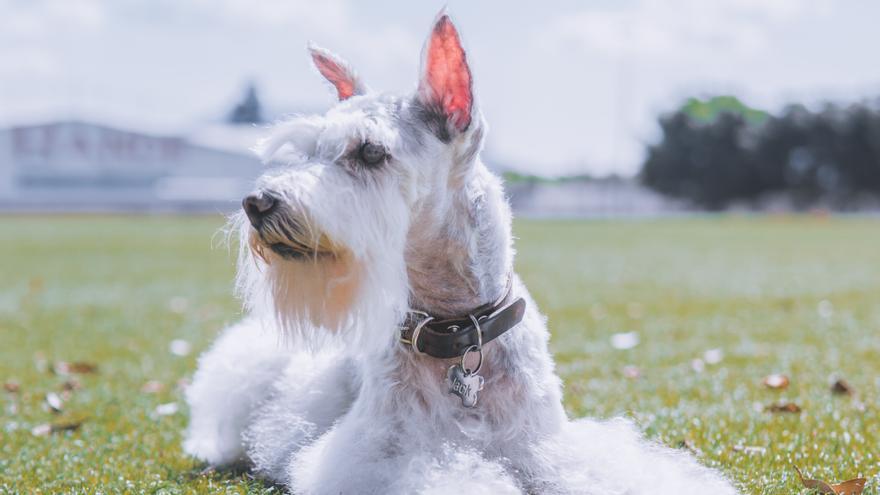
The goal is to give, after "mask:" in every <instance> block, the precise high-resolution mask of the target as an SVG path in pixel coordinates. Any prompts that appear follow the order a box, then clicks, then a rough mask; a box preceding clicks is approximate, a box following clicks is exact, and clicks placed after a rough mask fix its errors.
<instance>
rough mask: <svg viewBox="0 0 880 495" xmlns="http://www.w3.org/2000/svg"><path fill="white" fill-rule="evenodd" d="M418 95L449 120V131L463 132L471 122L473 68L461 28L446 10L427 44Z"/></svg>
mask: <svg viewBox="0 0 880 495" xmlns="http://www.w3.org/2000/svg"><path fill="white" fill-rule="evenodd" d="M418 99H419V101H420V102H421V103H422V104H423V105H425V107H426V109H427V110H429V111H431V112H435V113H437V114H438V115H439V116H440V117H442V118H443V119H444V120H445V121H446V124H447V127H448V130H449V131H457V132H464V131H466V130H467V128H468V126H469V125H470V124H471V120H472V113H473V106H474V97H473V83H472V80H471V70H470V68H469V67H468V64H467V57H466V56H465V53H464V48H462V46H461V39H459V36H458V31H457V30H456V29H455V26H454V25H453V24H452V21H451V20H450V19H449V15H448V14H446V13H445V12H441V13H440V15H439V16H438V18H437V21H436V22H435V23H434V28H433V29H432V30H431V35H430V36H429V37H428V41H427V42H426V44H425V48H424V52H423V54H422V75H421V79H420V81H419V89H418Z"/></svg>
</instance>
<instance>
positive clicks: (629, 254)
mask: <svg viewBox="0 0 880 495" xmlns="http://www.w3.org/2000/svg"><path fill="white" fill-rule="evenodd" d="M221 223H222V220H221V219H219V218H214V217H202V218H174V219H172V218H151V217H71V218H51V219H50V218H40V217H12V218H0V259H2V260H3V262H2V263H0V280H2V285H0V381H2V382H5V383H6V385H8V386H9V387H10V388H14V385H15V384H17V385H18V386H19V390H18V391H17V392H8V391H0V406H2V411H0V414H2V416H0V493H62V492H63V493H97V492H101V493H203V492H210V493H245V492H249V493H268V492H271V491H273V490H274V491H275V492H277V490H278V489H277V488H273V487H271V486H267V485H263V484H261V483H260V482H259V481H255V480H252V479H250V478H249V477H248V476H247V475H246V474H243V473H214V472H203V467H202V466H201V465H199V464H198V463H196V462H194V461H192V460H191V459H189V458H187V457H185V456H184V455H183V454H182V452H181V449H180V438H181V432H182V430H183V428H184V426H185V424H186V418H187V411H186V407H185V405H184V404H183V402H182V394H181V392H180V386H179V383H180V382H181V380H182V379H186V377H188V376H190V375H191V374H192V372H193V370H194V367H195V360H196V357H197V355H198V353H199V352H200V351H202V350H203V349H204V348H205V347H206V346H207V345H208V344H209V343H210V342H211V340H212V338H213V337H214V335H215V334H216V332H217V331H218V329H220V328H221V327H223V325H225V324H226V323H229V322H232V321H234V320H235V319H236V318H238V317H239V315H240V313H239V308H238V305H237V303H236V301H234V300H233V299H232V297H231V296H230V285H231V277H232V268H233V267H232V264H233V262H232V257H231V256H230V255H229V254H228V253H227V252H226V250H225V249H223V248H217V249H213V250H212V249H211V246H212V235H213V234H214V233H215V231H216V230H217V228H218V227H219V226H220V225H221ZM515 231H516V234H517V236H518V238H519V240H518V244H517V247H518V251H519V253H518V257H517V267H518V270H519V272H520V274H521V275H522V276H523V278H524V279H525V281H526V282H527V284H528V285H529V287H530V289H531V291H532V294H533V295H534V296H535V298H536V299H537V301H538V303H539V304H540V305H541V308H542V310H543V311H544V312H545V313H546V314H547V315H548V316H549V321H550V327H551V329H552V332H553V338H552V348H553V350H554V352H555V353H556V357H557V361H558V363H559V372H560V374H561V375H562V377H563V379H564V381H565V388H566V406H567V408H568V410H569V412H570V413H571V414H572V415H591V416H598V417H608V416H612V415H619V414H625V415H629V416H631V417H632V418H634V419H635V420H636V421H638V423H639V424H640V425H641V426H642V428H643V429H644V430H645V432H646V433H647V434H648V435H650V436H651V437H654V438H657V439H658V440H660V441H662V442H665V443H667V444H669V445H672V446H679V445H684V446H683V447H682V448H689V449H691V450H694V451H695V452H696V453H697V455H699V456H700V457H701V459H702V460H703V462H705V463H706V464H709V465H713V466H718V467H720V468H721V469H723V470H724V471H725V472H726V473H728V475H729V476H730V477H731V478H733V479H734V480H736V482H737V483H738V484H740V485H741V486H742V487H743V489H744V491H745V493H752V494H791V493H801V492H804V490H802V489H801V488H800V483H799V481H798V480H797V478H796V476H795V473H794V471H793V469H792V465H797V466H800V467H801V468H802V469H803V470H804V471H805V472H806V473H808V474H810V475H813V476H814V477H819V478H822V479H826V480H828V481H841V480H844V479H848V478H854V477H856V476H858V475H862V476H866V477H868V478H869V482H868V487H867V489H866V490H865V493H868V494H878V493H880V490H878V485H880V476H878V473H880V418H878V413H877V411H878V404H880V402H878V400H880V359H878V356H880V222H878V221H876V220H868V219H827V218H784V217H780V218H760V219H747V218H715V219H709V218H707V219H687V220H658V221H627V222H602V221H589V222H573V221H572V222H563V221H555V222H537V221H521V222H519V223H517V225H516V226H515ZM624 332H634V333H635V335H636V336H637V337H638V344H637V345H636V346H635V347H632V348H630V349H616V348H615V347H614V346H612V344H611V337H612V335H613V334H616V333H624ZM175 339H181V340H184V341H186V342H188V343H191V345H192V352H191V353H189V354H188V355H185V356H178V355H176V354H175V353H172V352H171V351H170V348H169V346H170V343H171V342H172V341H173V340H175ZM629 340H630V341H631V342H629V344H632V343H633V342H632V338H630V339H629ZM178 347H185V346H182V345H181V344H180V343H178ZM177 350H178V353H180V352H179V351H182V350H185V349H177ZM707 351H708V352H707ZM695 360H696V361H695ZM61 361H66V362H80V361H81V362H85V363H90V364H95V365H97V366H98V369H97V372H96V373H86V374H74V375H72V377H73V379H75V380H77V381H78V382H79V388H78V389H76V390H73V391H72V392H64V391H63V387H64V384H65V382H68V383H67V385H68V388H70V386H71V385H74V386H76V384H71V383H69V381H70V380H71V376H65V375H64V374H63V373H62V374H59V373H52V372H51V370H52V369H53V368H56V367H58V366H57V364H58V363H59V362H61ZM62 371H63V370H62ZM771 373H784V374H786V375H788V376H789V377H790V378H791V385H790V386H789V387H788V388H787V389H784V390H770V389H768V388H766V387H763V386H762V385H761V380H762V378H763V377H764V376H765V375H768V374H771ZM635 375H638V376H637V377H635ZM834 377H843V378H845V379H846V380H847V381H848V382H849V384H850V385H851V386H852V389H853V390H854V391H855V394H854V395H851V396H850V395H833V394H832V393H831V389H830V386H829V385H830V383H831V381H832V380H833V379H834ZM149 381H156V382H158V384H156V383H153V384H151V385H150V387H152V389H153V391H145V390H144V389H143V386H144V385H145V384H146V383H147V382H149ZM159 385H161V387H160V386H159ZM157 388H161V390H159V391H158V392H156V391H155V389H157ZM50 392H53V393H55V394H57V395H58V396H59V397H60V398H61V399H65V398H66V400H63V404H61V409H62V411H61V412H59V413H54V412H52V411H50V410H49V408H48V407H47V406H46V404H45V402H46V401H45V397H46V394H47V393H50ZM68 395H69V397H68ZM784 401H788V402H791V403H795V404H797V405H798V406H800V408H801V409H802V411H801V412H800V413H773V412H766V411H765V410H764V409H765V406H767V405H769V404H771V403H775V402H784ZM169 403H177V404H179V405H180V410H179V411H178V412H176V413H174V412H173V406H167V404H169ZM161 404H166V406H165V407H163V408H161V410H163V412H165V413H171V414H165V415H160V414H157V407H158V406H159V405H161ZM56 405H58V404H56ZM80 421H82V423H81V426H80V427H79V428H78V429H75V430H73V431H61V432H57V433H49V434H41V433H45V431H42V432H41V431H40V425H44V424H47V423H56V424H60V423H63V422H74V423H78V422H80ZM34 429H36V432H34V431H32V430H34ZM34 433H37V434H34Z"/></svg>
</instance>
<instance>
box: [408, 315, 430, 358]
mask: <svg viewBox="0 0 880 495" xmlns="http://www.w3.org/2000/svg"><path fill="white" fill-rule="evenodd" d="M433 319H434V317H433V316H425V318H424V319H423V320H422V321H420V322H419V324H418V325H416V327H415V328H414V329H413V333H412V337H410V339H409V344H410V345H411V346H412V348H413V351H415V353H416V354H424V353H423V352H422V351H420V350H419V334H420V333H422V327H424V326H425V325H427V324H428V323H429V322H430V321H431V320H433Z"/></svg>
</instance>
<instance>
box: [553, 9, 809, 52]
mask: <svg viewBox="0 0 880 495" xmlns="http://www.w3.org/2000/svg"><path fill="white" fill-rule="evenodd" d="M822 5H824V1H821V2H820V1H808V0H775V1H762V0H715V1H712V2H707V1H704V0H638V1H636V2H634V3H629V4H618V5H616V6H614V7H611V8H608V9H593V8H590V9H584V10H581V11H580V12H576V13H568V14H565V15H560V16H558V17H557V18H556V19H555V20H553V21H551V22H550V23H548V25H547V26H546V27H545V28H544V29H542V30H540V31H539V42H540V43H543V44H545V45H546V46H553V47H559V46H565V47H572V46H574V47H578V48H580V49H585V50H587V51H591V52H592V51H596V52H599V53H601V54H604V55H607V56H611V57H615V56H621V55H636V56H643V57H650V58H656V57H662V58H664V59H668V60H682V59H688V60H692V59H694V58H699V57H701V56H704V55H707V54H711V53H719V50H720V51H723V53H726V54H731V53H733V54H754V53H757V52H759V51H760V50H762V49H763V48H765V47H766V45H767V43H768V31H769V30H771V29H773V28H774V27H776V26H779V25H782V24H785V23H788V22H791V21H793V20H794V19H796V18H798V17H800V16H803V15H806V14H809V13H816V12H818V11H820V10H821V9H822Z"/></svg>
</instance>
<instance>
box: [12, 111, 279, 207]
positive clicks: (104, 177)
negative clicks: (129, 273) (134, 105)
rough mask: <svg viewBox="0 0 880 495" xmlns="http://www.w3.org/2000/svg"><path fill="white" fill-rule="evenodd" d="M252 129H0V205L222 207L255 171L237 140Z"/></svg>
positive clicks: (233, 203)
mask: <svg viewBox="0 0 880 495" xmlns="http://www.w3.org/2000/svg"><path fill="white" fill-rule="evenodd" d="M253 131H254V129H253V128H247V127H245V128H244V130H243V132H242V131H235V130H229V131H227V132H226V134H225V135H224V134H220V135H217V133H213V134H210V135H208V136H207V137H206V136H202V135H199V136H189V137H175V136H155V135H150V134H145V133H139V132H132V131H127V130H122V129H115V128H110V127H106V126H102V125H97V124H91V123H87V122H76V121H74V122H55V123H48V124H42V125H29V126H19V127H12V128H9V129H5V130H0V208H2V209H3V210H6V211H10V210H11V211H50V212H52V211H188V210H189V211H229V210H231V209H234V208H235V207H237V205H238V201H239V199H240V198H241V197H242V196H243V195H244V194H245V193H247V192H248V191H249V190H250V189H251V185H252V183H253V180H254V178H255V177H256V176H257V175H259V173H260V170H261V168H262V167H261V164H260V163H259V161H258V160H257V159H256V157H255V156H253V155H252V154H250V153H249V152H248V151H247V146H244V145H242V144H241V142H243V141H248V142H250V143H253V142H254V140H255V139H256V138H255V137H253V136H251V135H252V134H253ZM217 139H221V140H223V139H225V140H226V141H228V142H229V143H230V144H229V146H225V147H220V146H216V140H217ZM251 139H253V140H251ZM206 141H207V142H206Z"/></svg>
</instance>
